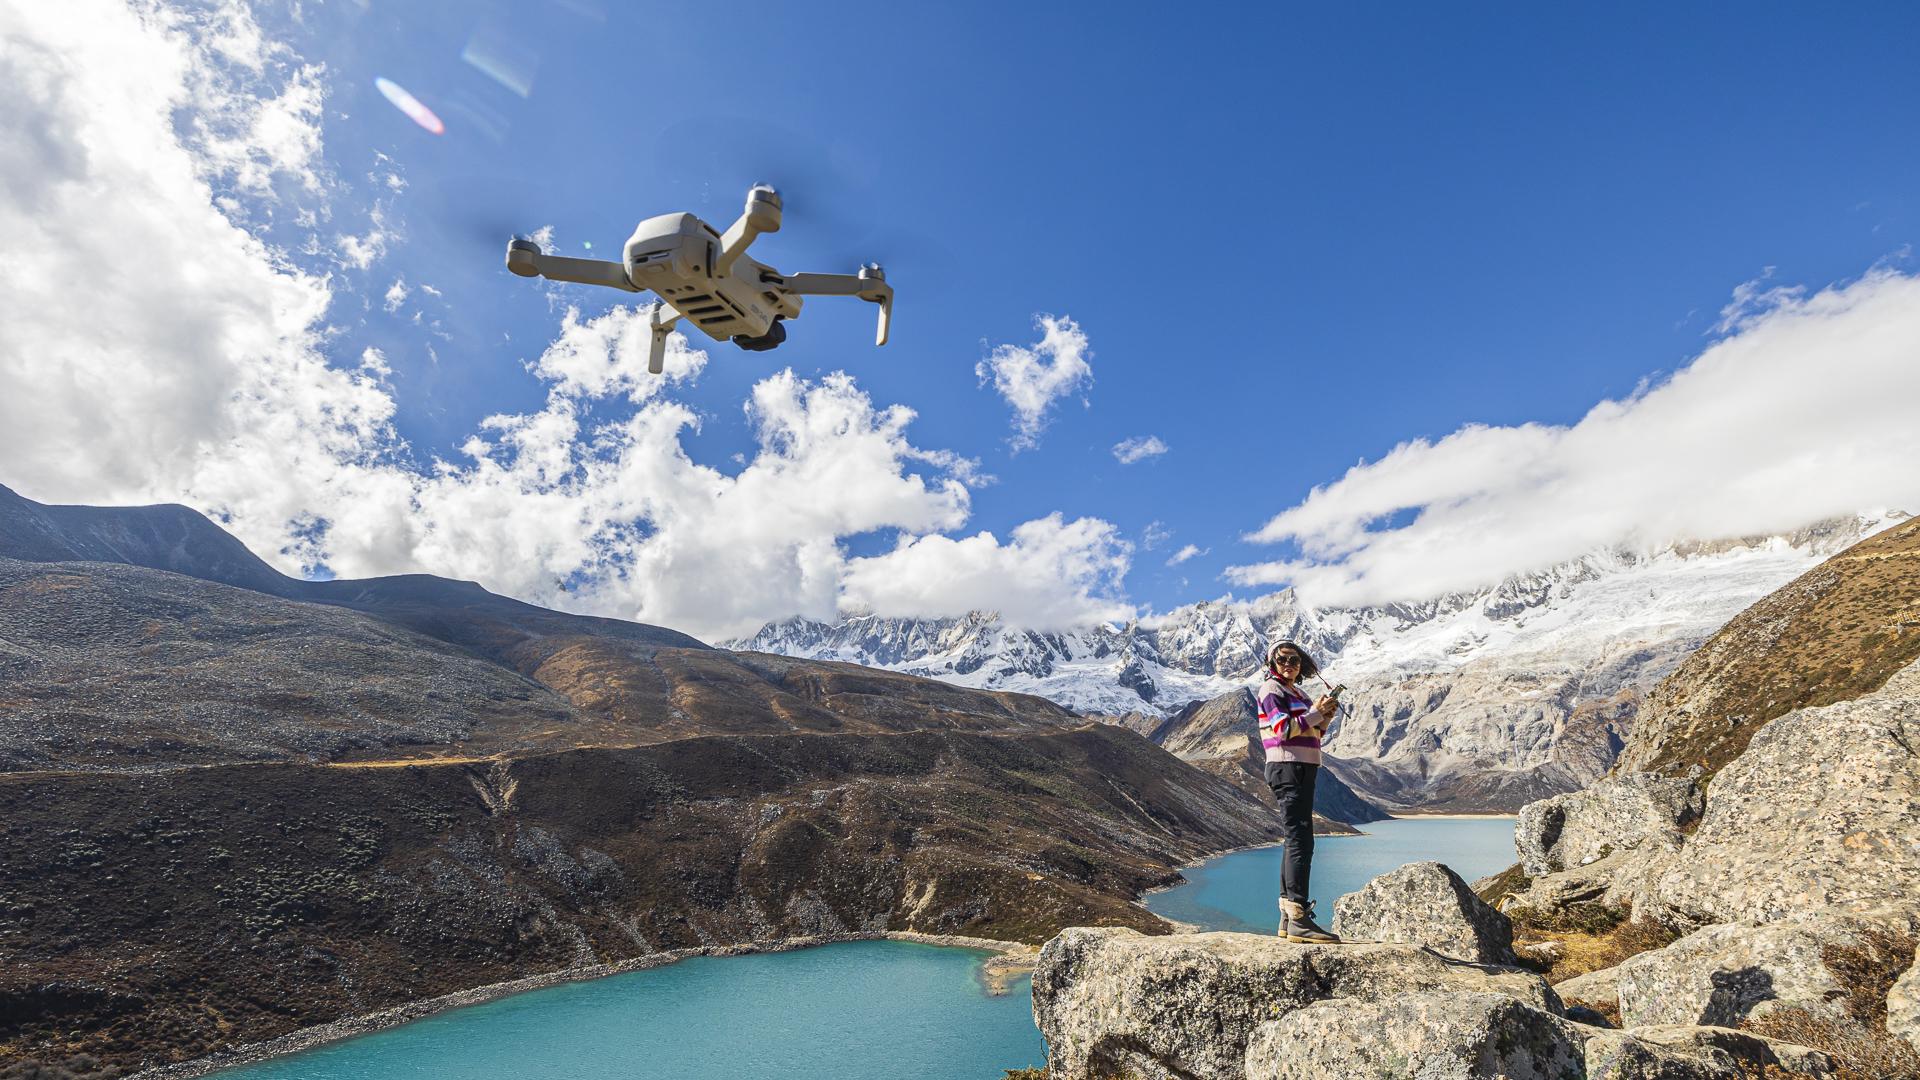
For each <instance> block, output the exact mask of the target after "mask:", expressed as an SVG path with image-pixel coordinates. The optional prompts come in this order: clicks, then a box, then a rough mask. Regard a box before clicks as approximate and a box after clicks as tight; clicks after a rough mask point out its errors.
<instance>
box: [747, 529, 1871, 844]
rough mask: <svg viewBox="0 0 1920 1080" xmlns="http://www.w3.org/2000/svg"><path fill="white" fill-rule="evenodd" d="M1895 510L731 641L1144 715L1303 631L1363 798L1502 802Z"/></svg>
mask: <svg viewBox="0 0 1920 1080" xmlns="http://www.w3.org/2000/svg"><path fill="white" fill-rule="evenodd" d="M1904 516H1905V515H1902V514H1881V515H1873V516H1868V517H1861V518H1857V519H1848V520H1843V521H1832V522H1826V523H1823V524H1821V525H1818V526H1815V527H1812V528H1809V529H1806V530H1802V531H1800V532H1798V533H1795V534H1792V535H1789V536H1781V537H1754V538H1746V539H1740V540H1731V541H1722V542H1716V543H1702V544H1686V545H1677V546H1674V547H1670V548H1667V549H1664V550H1661V551H1658V552H1652V553H1642V552H1628V551H1603V552H1596V553H1594V554H1592V555H1590V556H1587V557H1585V558H1582V559H1578V560H1575V561H1573V562H1569V563H1566V564H1562V565H1560V566H1555V567H1551V568H1549V569H1547V570H1544V571H1540V572H1538V573H1532V574H1526V575H1520V576H1516V577H1514V578H1511V579H1509V580H1507V581H1505V582H1502V583H1501V584H1500V585H1498V586H1495V587H1492V588H1488V589H1483V590H1478V591H1475V592H1471V593H1460V594H1455V595H1450V596H1444V597H1440V598H1438V599H1435V600H1431V601H1426V602H1423V603H1419V604H1395V605H1385V606H1380V607H1370V608H1357V609H1327V610H1318V611H1316V610H1311V609H1308V608H1305V607H1303V606H1302V605H1301V604H1300V603H1299V601H1298V600H1297V598H1296V597H1295V596H1294V595H1293V593H1292V592H1291V591H1283V592H1279V593H1275V594H1272V595H1269V596H1265V597H1261V598H1258V599H1256V600H1253V601H1250V602H1246V603H1240V602H1231V601H1222V602H1209V603H1202V604H1195V605H1191V606H1188V607H1183V608H1180V609H1177V610H1176V611H1174V612H1171V613H1169V614H1167V615H1165V616H1162V617H1157V618H1154V619H1151V620H1145V621H1142V622H1138V623H1130V624H1125V625H1115V626H1092V627H1082V628H1077V629H1073V630H1070V631H1063V632H1057V633H1040V632H1036V631H1028V630H1020V629H1017V628H1012V627H1008V626H1006V625H1004V624H1003V623H1002V622H1001V621H1000V620H999V619H998V618H997V617H995V616H993V615H991V614H990V613H974V614H971V615H968V616H964V617H960V618H952V619H929V620H917V619H887V618H878V617H873V616H859V617H853V618H848V619H844V620H842V621H840V622H837V623H831V624H827V623H818V622H809V621H806V620H789V621H787V622H782V623H775V624H770V625H769V626H767V627H765V628H764V629H762V630H761V632H760V633H759V634H757V635H755V636H754V637H753V638H751V639H749V640H747V641H744V642H739V643H736V644H738V645H740V646H741V647H748V648H753V649H760V650H765V651H769V652H779V653H784V654H788V655H795V656H808V657H818V658H831V659H838V660H849V661H857V662H859V663H863V664H870V665H874V666H880V667H888V668H892V669H896V670H901V671H910V672H914V673H917V674H923V675H928V676H931V677H934V678H939V679H944V680H947V681H951V682H954V683H957V684H960V685H967V686H978V687H993V688H1004V689H1013V690H1020V691H1023V692H1028V693H1035V694H1040V695H1042V696H1046V697H1048V698H1050V699H1052V700H1055V701H1058V702H1060V703H1062V704H1065V705H1068V706H1070V707H1072V708H1075V709H1079V710H1081V711H1083V712H1086V713H1089V714H1095V715H1102V716H1107V717H1112V718H1115V719H1116V720H1119V719H1122V718H1125V717H1127V716H1130V715H1131V716H1134V717H1138V718H1139V719H1138V720H1137V721H1135V722H1133V723H1130V724H1129V725H1128V726H1132V727H1134V728H1135V729H1136V730H1153V727H1152V722H1153V721H1155V720H1161V719H1166V718H1167V717H1169V716H1172V715H1175V714H1178V713H1179V712H1180V711H1181V710H1183V709H1184V708H1186V707H1187V706H1188V705H1189V704H1191V703H1192V702H1193V701H1196V700H1215V699H1218V698H1220V697H1222V696H1223V695H1227V694H1230V693H1232V692H1233V691H1235V690H1237V689H1238V688H1239V687H1240V686H1242V685H1244V684H1245V683H1246V682H1247V681H1248V680H1249V678H1250V677H1251V676H1253V675H1254V673H1255V672H1256V671H1257V669H1258V667H1259V664H1260V657H1261V655H1262V654H1263V652H1264V649H1265V646H1266V643H1267V642H1269V641H1273V640H1276V639H1279V638H1292V639H1295V640H1299V641H1301V642H1303V643H1305V644H1306V645H1307V646H1308V648H1309V649H1310V650H1312V651H1313V652H1314V653H1315V655H1316V656H1318V657H1320V658H1322V659H1323V661H1325V666H1326V667H1327V669H1328V671H1329V674H1330V675H1331V676H1332V677H1333V678H1336V679H1338V680H1339V681H1342V682H1345V683H1347V684H1348V685H1349V686H1350V687H1351V689H1352V692H1351V693H1350V694H1349V696H1348V701H1349V702H1350V704H1351V705H1352V707H1353V714H1352V715H1351V716H1350V717H1348V718H1347V719H1346V720H1344V721H1343V724H1342V726H1341V727H1340V728H1339V729H1338V735H1339V745H1338V756H1339V757H1340V759H1341V765H1343V766H1345V767H1344V768H1342V770H1341V776H1342V778H1343V779H1344V780H1345V781H1346V782H1347V783H1348V784H1349V785H1351V786H1352V787H1353V788H1354V789H1355V790H1356V791H1358V792H1359V793H1360V794H1361V795H1362V796H1363V797H1365V798H1367V799H1369V800H1371V801H1373V802H1376V803H1378V804H1379V805H1381V806H1385V807H1389V808H1394V809H1413V808H1418V809H1445V810H1508V811H1511V810H1514V809H1517V808H1518V807H1519V806H1521V805H1523V804H1524V803H1526V802H1529V801H1532V800H1534V799H1537V798H1541V797H1544V796H1547V795H1552V794H1555V793H1559V792H1563V791H1570V790H1574V789H1577V788H1579V787H1581V786H1584V785H1585V784H1588V783H1591V782H1592V781H1593V780H1595V779H1597V778H1598V777H1599V776H1601V775H1602V774H1604V773H1605V772H1606V771H1607V769H1608V768H1609V767H1610V766H1611V765H1612V763H1613V760H1614V758H1615V756H1616V755H1617V754H1618V753H1619V751H1620V749H1621V747H1622V745H1623V744H1624V741H1625V737H1626V734H1627V732H1628V730H1629V729H1630V727H1631V724H1632V721H1633V717H1634V714H1635V712H1636V709H1637V706H1638V704H1639V699H1640V696H1641V695H1642V694H1643V693H1644V692H1645V691H1646V690H1648V689H1650V688H1651V687H1652V686H1653V685H1654V684H1655V683H1657V682H1658V681H1659V680H1660V679H1661V678H1662V677H1664V676H1665V675H1666V674H1667V673H1668V672H1670V671H1671V670H1673V669H1674V668H1675V666H1677V665H1678V664H1679V663H1680V661H1681V660H1682V659H1683V658H1684V657H1685V656H1686V655H1688V653H1690V652H1691V651H1692V650H1693V649H1694V648H1695V647H1696V646H1698V645H1699V643H1700V642H1701V641H1703V640H1705V639H1706V638H1707V637H1708V636H1709V635H1711V634H1712V633H1713V632H1714V631H1715V630H1717V629H1718V628H1719V627H1720V626H1721V625H1723V624H1724V623H1725V622H1726V621H1727V620H1728V619H1729V618H1731V617H1732V616H1733V615H1735V614H1736V613H1737V612H1739V611H1740V610H1741V609H1742V608H1744V607H1746V606H1747V605H1748V604H1751V603H1752V602H1753V601H1755V600H1756V599H1758V598H1760V597H1762V596H1764V595H1766V594H1767V593H1768V592H1770V591H1771V590H1773V589H1775V588H1777V587H1779V586H1780V585H1781V584H1783V583H1784V582H1786V581H1788V580H1790V579H1792V578H1793V577H1794V576H1795V575H1797V574H1800V573H1802V572H1804V571H1806V570H1807V569H1808V568H1809V567H1811V566H1813V565H1814V564H1816V563H1817V562H1819V561H1820V560H1821V559H1823V558H1825V557H1826V556H1828V555H1830V554H1832V553H1834V552H1836V551H1838V550H1840V549H1841V548H1843V547H1846V546H1847V545H1849V544H1851V543H1853V542H1854V541H1856V540H1857V539H1859V538H1860V537H1861V536H1862V535H1865V534H1867V533H1870V532H1872V531H1874V530H1876V529H1879V528H1881V527H1884V526H1885V525H1886V524H1887V522H1889V521H1892V520H1898V519H1903V518H1904ZM1166 730H1167V732H1168V734H1169V735H1171V734H1172V732H1173V731H1174V730H1177V729H1166ZM1201 737H1203V736H1201ZM1187 741H1192V740H1191V739H1189V740H1187ZM1337 767H1338V766H1337Z"/></svg>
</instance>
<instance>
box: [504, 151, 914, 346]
mask: <svg viewBox="0 0 1920 1080" xmlns="http://www.w3.org/2000/svg"><path fill="white" fill-rule="evenodd" d="M779 231H780V193H779V192H777V191H775V190H773V189H772V188H771V187H768V186H767V185H765V184H757V185H755V186H754V187H753V188H752V189H751V190H749V191H748V192H747V209H746V212H745V213H743V214H741V215H740V220H738V221H736V222H734V223H733V225H732V226H731V227H729V228H728V229H727V231H726V232H725V233H724V234H722V233H718V232H715V231H714V228H713V226H711V225H709V224H707V223H706V222H704V221H701V220H700V219H699V218H698V217H695V216H694V215H692V214H685V213H681V214H661V215H660V216H659V217H650V218H648V219H647V220H645V221H643V222H641V223H640V224H639V225H637V226H635V227H634V230H633V235H632V236H631V237H629V238H628V239H627V247H626V252H625V254H624V255H623V256H622V260H621V261H620V262H603V261H601V260H598V259H571V258H567V257H565V256H562V255H548V254H545V253H543V252H542V251H541V250H540V245H538V244H536V243H534V242H533V241H531V240H522V239H520V238H518V237H515V238H514V239H513V240H511V241H509V242H508V244H507V269H509V270H511V271H513V272H514V273H516V274H519V275H520V276H521V277H543V278H547V279H548V280H550V281H572V282H576V283H578V284H581V285H604V286H606V287H608V288H610V289H622V290H625V291H626V292H645V291H648V290H652V291H653V292H655V293H658V294H659V296H660V298H661V299H662V300H664V301H665V303H662V304H656V305H654V308H653V318H652V320H651V322H652V324H653V349H652V351H651V352H649V353H648V354H647V370H648V371H651V372H653V373H654V374H655V375H658V374H660V369H661V366H662V364H663V363H664V362H665V360H666V354H667V331H669V330H671V329H673V325H674V324H675V323H677V322H679V321H680V320H681V319H686V320H687V321H688V322H691V323H692V324H693V325H695V326H697V327H699V328H700V331H701V332H702V333H704V334H706V335H707V336H708V337H710V338H712V339H714V340H715V341H726V340H728V339H729V338H731V339H732V340H733V343H734V344H735V345H738V346H740V347H741V348H743V349H746V350H748V351H750V352H762V351H765V350H767V349H771V348H773V347H774V346H776V345H778V344H780V343H781V342H783V341H785V340H787V329H786V327H784V326H782V325H781V323H782V322H783V321H785V320H787V319H797V318H799V317H800V304H801V299H800V298H801V297H803V296H857V297H859V298H860V299H862V300H868V301H871V302H873V303H876V304H879V305H880V328H879V331H878V332H877V333H876V334H875V335H874V339H873V343H874V344H875V345H885V344H886V343H887V324H888V323H889V322H891V321H892V318H893V286H891V285H888V284H887V275H886V273H885V272H884V271H882V270H881V269H880V264H879V263H868V264H867V265H865V266H862V267H861V268H860V272H859V273H858V274H782V273H780V272H779V271H777V270H775V269H774V268H773V267H771V266H768V265H767V264H765V263H763V262H760V261H758V260H756V259H750V258H748V257H747V245H749V244H751V243H753V241H754V238H755V237H758V236H759V235H760V234H761V233H770V232H779ZM669 305H671V306H669Z"/></svg>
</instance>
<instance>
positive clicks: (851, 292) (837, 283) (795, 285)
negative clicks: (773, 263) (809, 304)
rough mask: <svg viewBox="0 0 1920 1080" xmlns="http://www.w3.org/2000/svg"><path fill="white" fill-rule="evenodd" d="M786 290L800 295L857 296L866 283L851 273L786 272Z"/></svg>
mask: <svg viewBox="0 0 1920 1080" xmlns="http://www.w3.org/2000/svg"><path fill="white" fill-rule="evenodd" d="M785 281H786V288H787V291H788V292H791V293H799V294H800V295H801V296H859V295H860V291H861V290H862V289H864V288H866V287H867V283H866V282H865V281H864V280H862V279H860V278H857V277H854V276H853V275H852V274H788V275H787V276H786V278H785Z"/></svg>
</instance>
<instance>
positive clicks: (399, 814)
mask: <svg viewBox="0 0 1920 1080" xmlns="http://www.w3.org/2000/svg"><path fill="white" fill-rule="evenodd" d="M0 675H3V676H4V678H0V956H5V957H6V963H5V964H0V1057H3V1058H5V1059H7V1060H8V1061H9V1062H10V1063H11V1062H28V1061H33V1060H41V1061H48V1062H56V1063H57V1062H79V1061H85V1060H92V1061H95V1062H99V1063H103V1064H104V1069H103V1070H100V1071H98V1074H99V1075H115V1074H117V1073H118V1072H120V1071H124V1070H125V1069H126V1068H129V1067H132V1066H134V1065H136V1064H138V1063H141V1062H148V1063H151V1062H156V1061H168V1060H179V1059H182V1058H187V1057H192V1056H195V1055H198V1054H201V1053H205V1052H207V1051H209V1050H212V1049H214V1048H216V1047H220V1046H225V1045H230V1044H234V1043H240V1042H249V1041H255V1040H259V1039H263V1038H269V1037H273V1036H276V1035H279V1034H282V1033H285V1032H287V1031H289V1030H292V1029H294V1028H298V1027H301V1026H304V1025H309V1024H313V1023H318V1022H322V1021H327V1020H332V1019H335V1018H338V1017H340V1016H342V1015H347V1014H353V1013H360V1012H368V1011H373V1010H377V1009H381V1008H385V1007H388V1006H392V1005H396V1004H399V1003H402V1002H406V1001H411V1000H415V999H418V998H424V997H431V996H435V995H439V994H444V993H447V992H449V991H454V990H459V989H463V988H466V987H471V986H475V985H479V984H483V983H492V982H498V981H502V980H507V979H513V978H518V977H521V976H526V975H531V974H536V973H541V972H549V971H554V970H557V969H565V968H570V967H575V966H580V965H586V964H593V963H599V962H606V961H619V960H623V959H629V958H634V957H643V956H646V955H649V954H652V953H655V952H658V951H661V950H669V949H675V948H685V947H691V946H700V945H716V944H729V943H737V942H747V941H754V940H763V939H768V938H778V937H786V936H793V935H802V934H818V933H838V932H848V931H870V930H884V929H900V930H926V931H933V932H959V933H966V934H970V935H974V936H984V937H996V938H1002V939H1019V940H1039V939H1040V938H1043V937H1044V936H1046V935H1047V934H1049V933H1052V932H1053V931H1055V930H1057V929H1058V928H1060V927H1062V926H1065V925H1070V924H1076V923H1089V922H1091V923H1095V924H1112V925H1124V926H1133V927H1140V928H1142V929H1148V930H1162V929H1165V925H1164V924H1163V923H1161V922H1160V921H1159V920H1158V919H1157V918H1156V917H1154V916H1152V915H1150V914H1148V913H1146V912H1145V911H1143V910H1142V909H1140V908H1138V907H1136V906H1134V905H1132V904H1131V903H1129V900H1130V898H1131V897H1132V896H1134V895H1136V894H1137V893H1138V892H1139V891H1141V890H1143V889H1145V888H1147V887H1150V886H1153V885H1157V884H1163V883H1166V882H1169V881H1171V880H1172V879H1173V875H1174V869H1173V868H1174V867H1176V866H1178V865H1181V864H1183V863H1186V862H1189V861H1191V860H1194V859H1198V858H1201V857H1204V856H1205V855H1207V854H1210V853H1212V852H1215V851H1218V850H1221V849H1225V848H1230V847H1236V846H1241V845H1245V844H1251V843H1258V842H1263V841H1267V840H1270V839H1272V838H1273V837H1274V836H1275V835H1276V832H1275V830H1274V828H1273V817H1272V814H1271V813H1270V811H1269V810H1268V809H1267V808H1266V807H1264V806H1263V805H1261V804H1260V803H1259V802H1258V800H1257V799H1255V798H1254V797H1252V796H1251V795H1249V794H1247V793H1246V792H1244V791H1242V790H1241V789H1239V788H1237V787H1235V786H1234V785H1232V784H1228V783H1226V782H1223V781H1222V780H1220V779H1219V778H1217V777H1214V776H1211V775H1209V774H1207V773H1205V772H1203V771H1201V770H1198V769H1194V768H1191V767H1189V766H1186V765H1184V764H1182V763H1180V762H1179V761H1178V760H1177V759H1175V758H1173V757H1172V756H1170V755H1168V754H1167V753H1165V752H1164V751H1162V750H1160V749H1158V748H1157V747H1154V746H1153V745H1152V744H1150V743H1148V742H1147V741H1146V740H1144V739H1142V738H1140V737H1139V736H1137V735H1135V734H1133V733H1131V732H1127V731H1125V730H1122V729H1120V728H1117V727H1113V726H1110V725H1101V724H1095V723H1091V722H1088V721H1087V720H1085V719H1084V718H1082V717H1078V716H1075V715H1073V714H1072V713H1069V712H1067V711H1065V710H1063V709H1061V708H1059V707H1058V706H1055V705H1053V704H1051V703H1049V702H1046V701H1044V700H1041V699H1039V698H1034V697H1028V696H1024V695H1019V694H1007V693H990V692H982V691H978V690H970V689H966V688H962V687H956V686H953V685H950V684H947V683H942V682H938V681H933V680H927V679H922V678H917V677H913V676H910V675H904V674H899V673H894V672H885V671H874V670H870V669H864V668H859V667H855V666H852V665H847V664H838V663H830V662H820V661H812V660H801V659H794V658H789V657H784V656H771V655H765V654H752V653H734V652H729V651H726V650H719V649H712V648H709V647H707V646H705V645H703V644H701V643H700V642H698V641H695V640H693V639H692V638H688V637H686V636H685V635H682V634H678V633H675V632H674V631H671V630H666V629H663V628H659V627H648V626H642V625H638V624H631V623H623V622H620V621H617V620H607V619H588V618H581V617H577V616H571V615H566V614H563V613H558V612H551V611H546V610H544V609H540V608H535V607H531V606H529V605H526V604H520V603H517V602H515V601H512V600H508V599H505V598H502V597H497V596H494V595H492V594H490V593H487V592H486V591H485V590H483V589H480V588H479V587H478V586H475V585H472V584H470V583H462V582H450V581H443V580H440V579H435V578H426V577H404V578H389V579H379V580H374V581H358V582H355V581H334V582H301V581H295V580H292V579H288V578H284V577H281V576H279V575H277V574H275V573H273V572H272V571H271V569H270V568H266V567H264V564H260V563H259V561H258V560H257V559H253V558H252V556H251V554H250V553H247V552H246V551H245V549H244V548H241V547H239V546H238V545H236V544H233V543H232V542H231V538H230V537H227V536H226V534H225V533H223V532H221V531H220V530H219V529H217V528H215V527H214V526H212V525H211V523H208V522H206V521H205V519H202V518H199V517H198V516H197V515H192V514H189V513H186V512H184V511H180V510H179V509H178V508H164V507H162V508H137V509H133V510H130V511H125V512H120V511H108V510H96V509H92V508H76V507H43V506H39V505H38V504H34V503H31V502H29V501H27V500H24V499H20V498H19V497H18V496H15V495H13V494H12V493H11V492H6V491H4V489H0ZM23 1067H24V1066H23Z"/></svg>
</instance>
